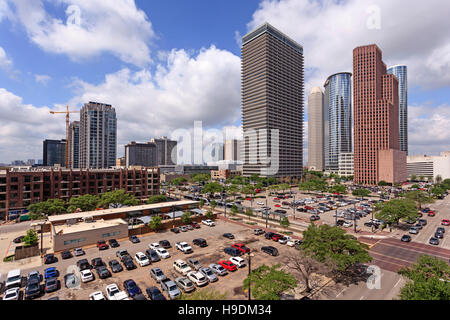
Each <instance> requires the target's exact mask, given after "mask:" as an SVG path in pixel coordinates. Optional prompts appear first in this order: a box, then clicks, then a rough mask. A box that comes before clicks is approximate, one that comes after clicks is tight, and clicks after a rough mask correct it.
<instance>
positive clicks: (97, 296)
mask: <svg viewBox="0 0 450 320" xmlns="http://www.w3.org/2000/svg"><path fill="white" fill-rule="evenodd" d="M89 300H106V298H105V296H104V295H103V293H102V292H101V291H96V292H93V293H91V294H90V295H89Z"/></svg>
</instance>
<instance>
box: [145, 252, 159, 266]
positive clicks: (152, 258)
mask: <svg viewBox="0 0 450 320" xmlns="http://www.w3.org/2000/svg"><path fill="white" fill-rule="evenodd" d="M145 254H146V255H147V257H148V258H149V259H150V261H151V262H152V263H153V262H158V261H160V260H161V258H160V257H159V256H158V254H157V253H156V251H155V250H152V249H147V250H145Z"/></svg>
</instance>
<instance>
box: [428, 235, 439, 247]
mask: <svg viewBox="0 0 450 320" xmlns="http://www.w3.org/2000/svg"><path fill="white" fill-rule="evenodd" d="M429 243H430V244H432V245H435V246H437V245H439V239H437V238H435V237H432V238H430V241H429Z"/></svg>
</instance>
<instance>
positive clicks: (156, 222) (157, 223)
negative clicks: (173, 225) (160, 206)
mask: <svg viewBox="0 0 450 320" xmlns="http://www.w3.org/2000/svg"><path fill="white" fill-rule="evenodd" d="M148 225H149V227H150V229H152V230H153V231H156V230H159V229H161V226H162V218H161V217H160V216H152V220H150V222H149V223H148Z"/></svg>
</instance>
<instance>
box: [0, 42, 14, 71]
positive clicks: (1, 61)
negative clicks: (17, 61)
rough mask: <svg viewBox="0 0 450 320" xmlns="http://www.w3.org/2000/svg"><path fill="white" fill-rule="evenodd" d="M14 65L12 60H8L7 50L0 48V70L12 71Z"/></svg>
mask: <svg viewBox="0 0 450 320" xmlns="http://www.w3.org/2000/svg"><path fill="white" fill-rule="evenodd" d="M12 64H13V63H12V60H11V59H10V58H8V56H7V55H6V52H5V50H4V49H3V48H2V47H0V68H1V69H4V70H10V68H11V67H12Z"/></svg>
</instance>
